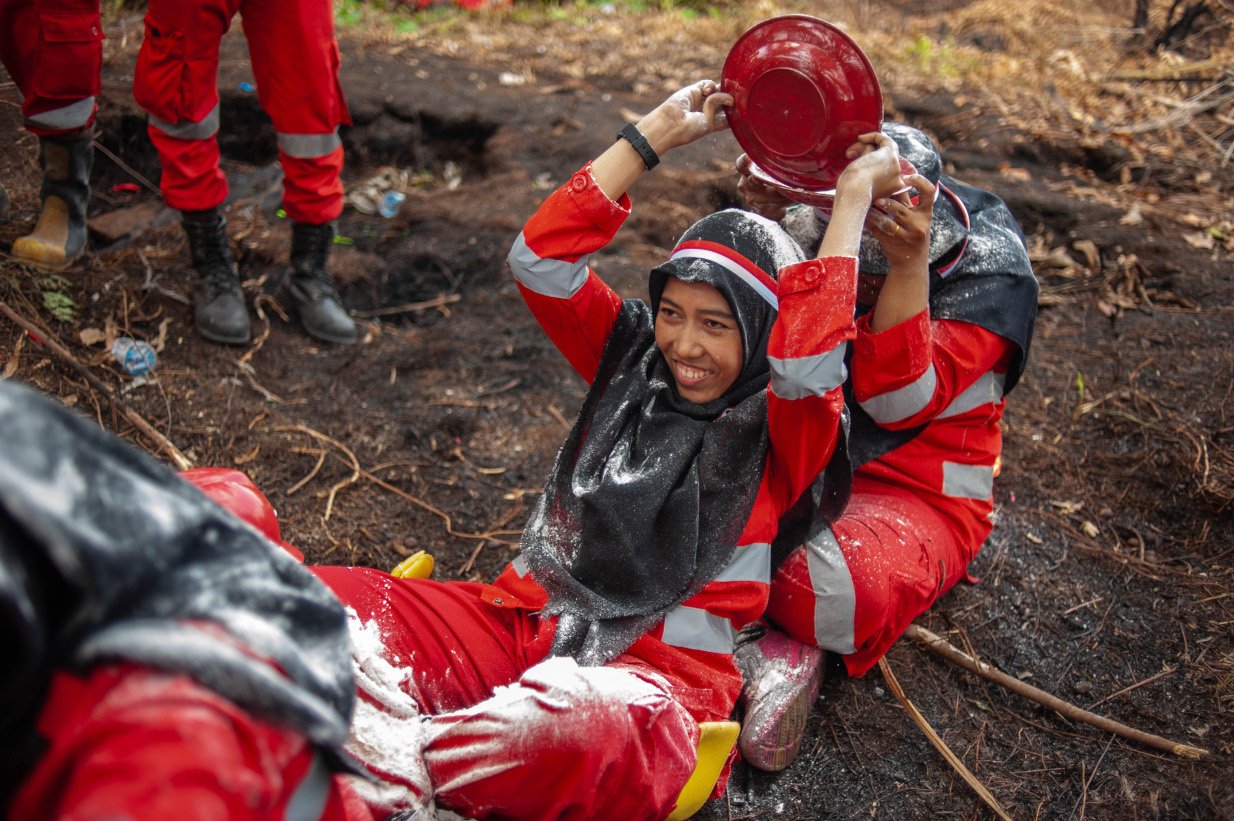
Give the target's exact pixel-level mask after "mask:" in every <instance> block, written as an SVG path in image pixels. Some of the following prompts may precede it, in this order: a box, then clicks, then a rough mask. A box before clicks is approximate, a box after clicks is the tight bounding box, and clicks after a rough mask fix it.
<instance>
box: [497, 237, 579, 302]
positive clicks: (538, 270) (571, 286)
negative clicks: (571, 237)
mask: <svg viewBox="0 0 1234 821" xmlns="http://www.w3.org/2000/svg"><path fill="white" fill-rule="evenodd" d="M587 259H588V257H587V255H584V256H582V257H579V258H578V260H576V261H574V262H565V261H563V260H560V259H544V258H542V257H539V256H537V255H536V252H535V251H533V250H531V248H530V246H528V245H527V240H526V238H524V236H523V232H522V231H520V232H519V234H518V239H516V240H515V241H514V247H513V248H511V249H510V253H509V255H508V256H507V257H506V263H507V264H509V266H510V271H511V272H513V274H514V278H515V279H516V280H518V283H519V284H520V285H522V286H523V287H524V288H526V289H527V290H529V291H532V292H533V293H537V294H539V295H540V296H547V297H553V298H554V299H569V298H570V297H572V296H574V295H575V294H577V293H578V291H579V289H580V288H582V287H583V286H584V285H585V284H586V283H587Z"/></svg>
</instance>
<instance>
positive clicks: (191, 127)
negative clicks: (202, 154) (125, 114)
mask: <svg viewBox="0 0 1234 821" xmlns="http://www.w3.org/2000/svg"><path fill="white" fill-rule="evenodd" d="M148 119H149V121H150V125H152V126H154V127H155V128H157V129H158V130H159V131H162V132H163V133H164V134H166V135H167V136H168V137H174V138H175V139H177V140H184V141H186V142H191V141H193V140H208V139H210V138H211V137H213V136H214V135H215V134H217V133H218V130H219V107H218V104H217V103H216V104H215V106H214V108H212V109H210V113H209V114H207V115H206V116H204V117H202V118H201V121H200V122H193V121H192V120H181V121H180V122H176V123H169V122H167V121H166V120H160V119H159V118H158V117H155V116H154V115H153V114H150V115H148Z"/></svg>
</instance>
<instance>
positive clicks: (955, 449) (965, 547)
mask: <svg viewBox="0 0 1234 821" xmlns="http://www.w3.org/2000/svg"><path fill="white" fill-rule="evenodd" d="M1016 350H1017V349H1016V346H1015V345H1013V344H1012V343H1011V342H1009V341H1008V340H1006V339H1004V338H1003V337H1001V336H998V335H997V334H994V333H991V332H989V331H986V330H984V329H982V328H980V327H978V326H976V325H973V324H971V323H967V322H959V321H952V320H931V319H930V317H929V314H928V312H922V313H921V314H919V315H917V316H915V317H913V318H911V319H908V320H906V321H904V322H901V323H899V324H898V325H895V326H893V327H891V328H888V329H886V330H884V331H881V332H879V333H874V332H873V331H871V330H870V327H869V319H868V315H867V317H863V318H862V319H861V320H859V321H858V323H857V338H856V342H855V343H854V352H853V357H852V360H851V364H850V373H851V379H852V383H853V391H854V394H855V396H856V398H857V400H858V401H859V402H867V401H869V400H870V399H871V398H874V397H878V396H880V395H883V394H886V393H888V392H892V391H896V390H898V389H902V388H904V387H905V386H906V385H911V384H913V383H915V382H917V380H919V379H921V378H922V376H923V375H924V374H926V372H927V371H928V369H929V368H930V367H931V366H933V368H934V375H935V380H936V381H935V387H934V392H933V394H932V395H931V396H929V397H928V400H927V401H926V402H925V403H924V405H923V406H922V407H921V408H920V410H918V411H917V412H914V413H912V414H909V415H906V416H904V417H903V418H901V419H898V420H896V421H894V422H888V423H885V424H884V427H886V428H888V429H907V428H913V427H916V426H919V425H922V424H925V425H926V427H925V429H924V430H923V431H922V432H921V433H919V434H918V435H917V436H916V437H914V438H913V439H912V440H911V441H909V442H908V443H906V444H904V445H901V446H900V447H898V448H896V449H895V450H893V451H891V452H890V453H887V454H884V455H883V456H881V457H879V458H878V459H876V460H874V461H872V462H869V463H867V464H865V465H863V466H861V467H860V468H858V469H857V471H856V474H855V477H854V487H853V497H852V500H851V501H850V503H849V505H848V507H847V508H846V509H845V511H844V513H843V514H842V516H841V517H840V519H839V520H838V521H837V522H835V524H834V525H833V526H832V533H833V535H834V536H835V538H836V541H837V542H838V544H839V546H840V549H841V552H842V553H843V556H844V560H845V562H846V564H847V568H848V572H849V574H850V576H851V582H852V590H853V594H854V595H855V598H856V601H855V611H854V613H853V625H852V639H853V645H854V646H855V647H856V648H857V651H856V652H855V653H851V654H846V655H845V656H844V661H845V664H846V666H847V668H848V670H849V672H850V673H851V674H852V675H861V674H863V673H865V672H866V671H867V670H869V669H870V668H871V667H872V666H873V665H874V664H876V663H877V662H878V659H879V658H880V657H882V655H883V654H884V653H885V652H886V651H887V649H888V648H890V647H891V645H892V644H893V643H894V642H895V640H896V639H897V638H899V636H900V635H901V634H902V633H903V632H904V629H905V628H906V627H908V625H909V624H910V623H911V622H912V620H913V619H914V618H916V617H917V616H919V615H921V614H922V613H924V612H925V611H926V610H927V609H929V607H930V606H931V605H932V604H933V603H934V602H935V601H936V600H937V599H938V597H939V596H941V595H942V594H943V593H945V592H946V591H947V590H950V589H951V587H952V586H953V585H954V584H955V583H956V581H958V580H959V579H960V578H963V577H964V576H965V575H966V572H967V571H966V568H967V566H968V563H969V562H970V561H971V560H972V558H973V556H975V555H976V554H977V551H978V550H979V549H980V548H981V545H982V543H983V542H984V541H985V539H986V537H987V536H989V534H990V530H991V529H992V524H991V521H990V515H991V514H992V512H993V509H994V504H993V498H992V497H989V496H986V497H983V498H968V497H965V496H961V495H953V494H949V493H948V492H946V491H947V484H946V482H945V471H946V469H947V465H948V464H951V465H961V466H973V467H976V468H979V469H981V470H983V471H988V472H989V473H990V475H994V476H996V475H997V473H998V466H999V459H1000V453H1001V450H1002V431H1001V429H1000V428H999V421H1000V420H1001V418H1002V414H1003V409H1004V407H1005V405H1006V401H1005V400H1004V399H1003V398H1002V394H1001V390H1000V391H999V392H998V394H997V400H996V401H992V400H991V399H990V398H989V396H990V395H989V394H986V398H985V400H984V401H980V402H977V403H976V404H974V405H973V407H971V408H969V409H967V410H964V411H961V412H955V411H954V410H953V407H954V406H953V404H952V403H954V402H956V401H957V399H958V398H959V397H961V395H963V394H964V393H965V391H967V390H969V389H970V388H972V387H973V386H974V384H975V383H977V382H978V381H979V380H985V381H987V382H988V381H989V380H990V379H991V378H993V377H998V376H1000V375H1003V374H1006V372H1007V365H1008V363H1009V362H1010V360H1011V357H1012V356H1013V355H1014V354H1015V352H1016ZM815 606H816V601H815V594H814V592H813V586H812V583H811V578H810V573H809V568H808V564H807V558H806V548H804V547H802V548H798V549H797V550H795V551H794V552H793V553H792V554H790V556H789V558H788V559H787V560H786V561H785V562H784V563H783V564H782V565H781V566H780V567H779V569H778V570H777V572H776V574H775V576H774V577H773V578H772V585H771V600H770V603H769V605H768V610H767V614H768V617H769V618H771V619H772V620H773V621H774V622H776V623H777V624H778V625H779V626H780V627H782V628H783V629H785V630H786V631H787V632H788V633H789V634H790V635H792V636H794V637H795V638H798V639H800V640H801V641H805V642H808V643H810V644H814V643H816V642H815V618H816V611H815ZM820 606H822V605H820ZM827 649H833V650H834V649H837V648H827Z"/></svg>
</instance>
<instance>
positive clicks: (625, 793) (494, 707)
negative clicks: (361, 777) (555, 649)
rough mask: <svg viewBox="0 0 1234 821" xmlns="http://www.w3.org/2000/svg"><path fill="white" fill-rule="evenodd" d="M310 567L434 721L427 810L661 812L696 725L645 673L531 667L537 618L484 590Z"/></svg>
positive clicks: (539, 636) (672, 794)
mask: <svg viewBox="0 0 1234 821" xmlns="http://www.w3.org/2000/svg"><path fill="white" fill-rule="evenodd" d="M310 569H311V570H312V571H313V572H314V573H315V574H316V575H317V576H318V578H320V579H321V580H322V581H323V582H325V583H326V585H328V586H329V587H330V588H331V589H332V590H333V591H334V592H335V594H336V595H338V597H339V598H340V599H341V600H342V601H343V603H344V604H345V605H346V606H348V607H350V608H352V609H354V610H355V611H356V614H357V616H358V617H359V620H360V622H365V623H367V622H375V623H376V625H377V626H378V627H379V628H380V630H381V635H382V646H383V655H384V656H385V657H386V660H387V661H389V662H391V663H392V664H394V665H395V666H397V667H400V668H403V669H407V670H409V672H410V678H409V679H408V680H406V681H405V683H404V684H403V685H402V686H404V687H405V688H406V690H407V691H408V692H409V694H410V695H411V697H412V698H413V699H414V701H415V702H416V703H417V704H418V705H419V706H420V708H421V713H422V714H426V715H433V716H434V717H433V718H432V720H431V721H429V722H428V723H427V728H428V729H427V733H426V738H427V741H426V742H425V744H424V746H423V758H424V764H425V765H426V768H427V772H428V777H429V779H430V781H431V783H432V786H433V789H434V791H435V796H434V797H435V800H436V803H437V806H439V807H445V808H447V809H451V810H454V811H456V812H459V813H461V814H463V815H465V816H467V817H468V818H486V817H489V816H498V817H501V818H508V819H555V818H580V819H581V818H587V819H608V818H611V819H623V821H624V820H625V819H643V818H645V819H656V818H663V817H664V816H665V815H667V814H668V812H669V811H671V809H672V807H673V805H674V802H675V800H676V798H677V796H678V795H679V794H680V792H681V788H682V787H683V786H684V785H685V782H686V780H687V779H688V777H689V775H690V773H691V772H692V771H693V769H694V764H695V758H696V755H697V752H696V751H697V746H698V734H699V730H698V725H697V723H696V722H695V721H694V720H693V719H692V718H691V717H690V715H689V713H688V712H687V711H686V710H685V709H684V708H683V707H682V706H680V705H679V704H678V703H677V702H675V701H674V700H673V699H672V698H671V697H670V696H669V695H668V693H667V686H666V682H665V680H664V679H663V678H662V677H661V676H660V675H659V674H658V673H657V672H656V671H655V670H654V669H652V668H649V667H647V666H646V665H643V664H641V663H639V662H637V661H635V660H633V659H631V658H630V657H628V656H622V657H619V658H618V660H617V661H615V662H613V663H611V664H609V665H607V666H606V667H602V668H580V667H578V666H577V665H575V664H574V663H573V661H571V660H567V659H551V660H549V661H547V662H545V661H544V658H545V655H546V653H547V651H548V649H549V647H550V646H551V643H552V630H551V629H542V627H544V628H550V627H551V623H549V622H545V623H542V622H541V621H540V619H539V618H538V617H537V616H536V615H535V614H533V613H530V612H528V611H527V610H526V609H524V608H521V607H509V608H507V607H502V606H494V605H492V604H488V603H486V602H484V601H482V600H481V598H480V594H481V591H483V590H485V589H488V590H490V591H491V589H492V588H487V587H486V586H485V585H480V584H471V583H464V582H450V583H441V582H433V581H427V580H419V579H398V578H394V577H392V576H390V575H388V574H386V573H382V572H380V571H375V570H369V569H366V568H345V567H313V568H310ZM541 662H543V663H541ZM498 690H500V692H498V693H497V694H496V695H494V692H495V691H498ZM361 697H365V693H364V692H363V691H362V692H361ZM366 741H371V740H367V739H366ZM353 752H354V751H353ZM365 763H366V764H368V765H369V767H370V769H373V770H374V771H375V772H377V773H378V774H379V775H382V776H383V777H385V778H387V779H388V778H389V777H390V774H389V773H382V772H381V769H380V767H378V766H374V764H373V763H372V762H367V761H366V762H365ZM409 786H410V787H411V788H412V789H413V791H414V790H415V789H416V785H414V784H413V785H409Z"/></svg>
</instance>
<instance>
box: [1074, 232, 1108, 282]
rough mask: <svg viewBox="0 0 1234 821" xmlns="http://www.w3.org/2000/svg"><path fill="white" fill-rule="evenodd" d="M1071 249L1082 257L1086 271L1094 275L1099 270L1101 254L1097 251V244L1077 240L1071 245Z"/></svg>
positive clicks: (1089, 240)
mask: <svg viewBox="0 0 1234 821" xmlns="http://www.w3.org/2000/svg"><path fill="white" fill-rule="evenodd" d="M1071 247H1072V248H1074V249H1076V250H1077V251H1079V252H1080V253H1081V254H1083V255H1084V264H1085V265H1086V266H1087V267H1088V270H1090V271H1092V272H1093V273H1094V274H1095V273H1097V272H1099V271H1100V270H1101V252H1099V251H1098V250H1097V243H1095V242H1093V241H1092V240H1091V239H1078V240H1076V241H1075V242H1073V243H1071Z"/></svg>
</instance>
